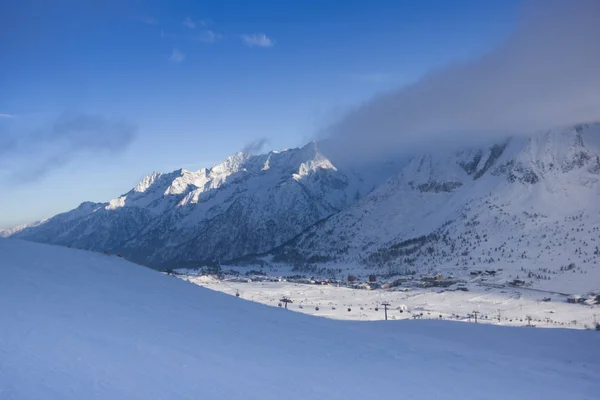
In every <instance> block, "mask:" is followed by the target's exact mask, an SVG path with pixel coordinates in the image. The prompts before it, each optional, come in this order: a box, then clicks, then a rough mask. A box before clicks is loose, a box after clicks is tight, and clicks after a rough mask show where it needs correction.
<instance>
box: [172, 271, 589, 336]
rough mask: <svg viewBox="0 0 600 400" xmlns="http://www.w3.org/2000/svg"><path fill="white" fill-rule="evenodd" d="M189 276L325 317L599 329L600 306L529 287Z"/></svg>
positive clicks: (222, 289) (246, 296)
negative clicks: (381, 285) (370, 285)
mask: <svg viewBox="0 0 600 400" xmlns="http://www.w3.org/2000/svg"><path fill="white" fill-rule="evenodd" d="M182 278H183V279H184V280H187V281H190V282H192V283H195V284H198V285H201V286H204V287H206V288H209V289H213V290H216V291H220V292H224V293H227V294H230V295H235V296H238V297H240V298H242V299H246V300H251V301H255V302H258V303H263V304H267V305H270V306H275V307H277V306H280V307H281V306H283V304H281V299H282V298H283V297H286V298H288V299H290V300H291V301H292V302H291V303H288V305H287V308H288V309H289V310H292V311H297V312H301V313H305V314H310V315H316V316H321V317H327V318H333V319H343V320H360V321H374V320H382V319H385V315H386V313H385V310H384V308H385V307H384V306H382V304H383V303H388V304H389V307H387V308H388V310H387V317H388V319H390V320H403V319H441V320H453V321H465V322H473V323H474V322H476V321H477V322H478V323H488V324H497V325H507V326H528V327H544V328H557V327H560V328H575V329H595V327H596V324H597V323H598V322H599V321H600V306H599V305H587V304H571V303H569V302H568V297H567V296H565V295H559V294H556V293H554V294H551V293H549V292H544V291H540V290H531V289H527V288H508V287H506V288H494V287H486V286H480V285H476V284H473V285H469V286H467V287H465V288H467V289H468V291H461V290H455V291H450V290H444V289H441V288H429V289H418V288H403V289H388V290H385V289H375V290H364V289H350V288H347V287H336V286H334V285H318V284H317V285H310V284H298V283H291V282H286V281H283V280H282V281H280V282H268V281H265V282H250V283H248V282H246V283H243V282H233V281H227V280H217V279H214V278H212V277H209V276H182ZM550 296H551V297H550Z"/></svg>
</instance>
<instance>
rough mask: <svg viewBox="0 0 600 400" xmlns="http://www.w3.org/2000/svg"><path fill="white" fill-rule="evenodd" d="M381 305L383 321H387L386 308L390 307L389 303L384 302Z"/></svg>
mask: <svg viewBox="0 0 600 400" xmlns="http://www.w3.org/2000/svg"><path fill="white" fill-rule="evenodd" d="M381 305H382V306H383V311H384V312H385V320H386V321H387V308H388V307H389V306H390V303H388V302H387V301H386V302H385V303H381Z"/></svg>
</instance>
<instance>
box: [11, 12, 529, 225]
mask: <svg viewBox="0 0 600 400" xmlns="http://www.w3.org/2000/svg"><path fill="white" fill-rule="evenodd" d="M51 3H52V4H51ZM84 3H92V2H81V1H55V2H47V1H42V0H38V1H28V0H20V1H12V2H3V3H2V4H1V5H0V52H1V54H2V56H1V57H0V88H1V89H0V228H2V227H8V226H12V225H14V224H17V223H23V222H28V221H31V220H35V219H38V218H42V217H48V216H52V215H53V214H55V213H57V212H61V211H66V210H68V209H70V208H73V207H75V206H77V205H78V204H79V203H81V202H82V201H84V200H92V201H107V200H109V199H111V198H114V197H116V196H118V195H119V194H121V193H124V192H126V191H127V190H129V189H130V188H131V187H133V186H134V185H135V183H136V182H137V181H138V180H139V179H140V178H142V177H143V176H145V175H147V174H148V173H150V172H152V171H153V170H157V171H161V172H168V171H170V170H174V169H177V168H180V167H185V168H188V169H198V168H201V167H205V166H206V167H208V166H210V165H212V164H214V163H216V162H219V161H220V160H222V159H223V158H224V157H226V156H227V155H229V154H232V153H234V152H236V151H239V150H241V149H242V148H243V147H244V146H245V145H246V144H247V143H249V142H252V141H254V140H257V139H261V138H266V139H267V140H268V144H267V145H266V147H265V149H264V150H268V149H271V148H274V149H280V148H284V147H294V146H299V145H302V144H303V143H305V142H307V141H308V140H310V139H311V138H312V137H314V135H315V132H316V131H318V130H319V128H320V127H322V126H323V125H325V124H327V123H329V122H331V121H333V120H335V118H336V116H339V115H340V114H341V113H342V112H343V111H344V110H346V109H347V108H348V107H351V106H355V105H358V104H360V103H362V102H364V101H366V100H367V99H369V98H370V97H372V96H373V95H375V94H377V93H380V92H382V91H387V90H391V89H395V88H398V87H401V86H403V85H406V84H408V83H411V82H415V81H416V80H418V79H419V78H420V77H422V76H423V75H425V74H428V73H430V72H431V71H434V70H437V69H440V68H443V67H445V66H447V65H449V64H455V63H459V62H463V61H465V60H470V59H474V58H477V57H478V56H480V55H482V54H484V53H485V52H487V51H489V50H491V49H492V48H494V47H495V46H497V45H498V44H499V43H501V42H502V41H503V40H504V39H505V38H506V37H507V35H509V33H510V32H511V31H512V30H513V29H514V27H515V23H516V22H515V21H516V15H517V11H518V9H519V5H520V2H519V1H517V0H497V1H480V0H458V1H451V2H450V1H446V0H422V1H401V0H395V1H387V0H379V1H373V2H368V1H348V0H345V1H335V0H329V1H323V0H297V1H296V0H289V1H281V0H272V1H252V2H250V1H227V0H219V1H161V2H158V1H146V2H141V1H131V2H126V1H122V2H121V1H106V2H93V3H94V5H91V6H90V5H84ZM69 118H71V120H70V119H69ZM73 118H75V119H76V120H77V121H78V122H77V123H76V124H73V123H72V119H73ZM65 121H69V123H71V125H69V126H70V127H71V128H68V129H67V130H68V132H70V133H68V134H69V135H71V136H68V138H67V136H65V135H67V134H65V132H66V131H65V130H64V129H63V130H62V131H61V129H60V128H57V126H62V127H64V126H65ZM61 124H62V125H61ZM73 126H74V128H73ZM77 126H84V127H88V131H89V132H91V133H89V132H88V136H86V138H87V139H85V140H87V142H86V143H81V142H78V143H76V144H74V143H73V142H72V139H73V137H77V138H79V136H77V135H78V133H77V132H76V129H77ZM90 126H93V127H95V128H93V129H92V128H89V127H90ZM115 127H118V128H115ZM65 129H66V128H65ZM109 131H110V134H109V133H107V132H109ZM61 132H62V133H61ZM53 135H54V137H53ZM57 135H62V136H61V137H60V140H58V139H56V136H57ZM94 135H98V136H99V137H98V138H93V136H94ZM103 135H112V136H111V137H110V140H108V139H106V138H105V136H103ZM100 136H102V137H100ZM67 139H68V140H71V141H70V142H68V143H67V144H65V143H66V142H63V141H62V140H67ZM78 140H79V139H78ZM81 140H83V139H81ZM15 143H17V145H15ZM63 146H65V147H63ZM63 153H68V156H64V154H63Z"/></svg>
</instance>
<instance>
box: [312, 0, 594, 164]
mask: <svg viewBox="0 0 600 400" xmlns="http://www.w3.org/2000/svg"><path fill="white" fill-rule="evenodd" d="M599 21H600V1H597V0H572V1H567V0H538V1H531V2H529V3H526V5H525V6H524V7H523V8H522V10H521V18H520V21H519V24H518V26H517V28H516V29H515V32H514V33H513V34H512V35H511V36H510V37H509V38H508V40H507V41H506V42H505V43H503V44H502V45H501V46H499V47H498V48H496V49H495V50H493V51H491V52H490V53H488V54H487V55H485V56H484V57H482V58H480V59H478V60H474V61H472V62H469V63H466V64H463V65H457V66H452V67H447V68H444V69H442V70H439V71H436V72H433V73H431V74H430V75H428V76H426V77H424V78H423V79H421V80H420V81H419V82H417V83H416V84H413V85H411V86H407V87H404V88H401V89H398V90H395V91H392V92H389V93H386V94H382V95H380V96H377V97H375V98H373V99H372V100H370V101H368V102H366V103H364V104H362V105H361V106H359V107H357V108H355V109H354V110H350V111H348V112H347V113H346V114H345V115H344V116H343V117H342V118H340V119H339V120H338V121H337V122H335V123H333V124H331V125H330V126H328V127H326V128H325V129H323V131H322V132H321V133H322V134H323V135H324V136H327V137H330V138H332V143H333V144H334V145H333V147H334V148H335V149H337V150H338V152H339V153H340V154H343V155H346V156H348V157H361V156H367V157H371V158H376V157H379V156H381V155H382V154H385V153H390V152H401V151H410V149H414V147H415V146H429V145H431V144H444V145H451V144H453V143H456V142H457V141H458V142H463V143H464V141H465V140H468V141H471V140H474V139H482V138H490V137H494V136H496V135H509V134H517V133H522V132H526V133H530V132H532V131H535V130H541V129H547V128H551V127H556V126H563V125H570V124H575V123H580V122H592V121H598V120H600V96H599V95H598V93H600V73H599V72H598V71H600V45H599V40H600V22H599Z"/></svg>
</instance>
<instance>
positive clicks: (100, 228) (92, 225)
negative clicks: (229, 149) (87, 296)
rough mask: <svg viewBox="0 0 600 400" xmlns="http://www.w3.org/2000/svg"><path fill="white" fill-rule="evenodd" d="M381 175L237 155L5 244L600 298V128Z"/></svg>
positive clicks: (311, 151)
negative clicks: (395, 273)
mask: <svg viewBox="0 0 600 400" xmlns="http://www.w3.org/2000/svg"><path fill="white" fill-rule="evenodd" d="M382 165H383V163H382ZM382 165H379V166H374V167H372V168H368V169H365V168H363V169H362V170H361V168H354V169H349V168H346V167H344V168H339V167H338V166H336V163H334V162H333V161H332V160H331V159H329V158H327V157H326V155H325V154H324V153H323V152H322V151H320V149H319V145H317V144H315V143H311V144H309V145H307V146H305V147H304V148H301V149H293V150H287V151H283V152H271V153H269V154H264V155H259V156H251V155H247V154H242V153H238V154H236V155H234V156H232V157H230V158H228V159H227V160H225V162H223V163H222V164H219V165H217V166H215V167H213V168H211V169H203V170H200V171H196V172H190V171H185V170H179V171H175V172H173V173H170V174H158V173H155V174H152V175H150V176H148V177H146V178H145V179H144V180H142V181H141V182H140V183H139V184H138V185H137V186H136V187H135V188H134V189H133V190H132V191H130V192H129V193H127V194H125V195H123V196H121V197H119V198H117V199H115V200H112V201H110V202H109V203H102V204H96V203H84V204H82V205H81V206H80V207H79V208H77V209H75V210H73V211H70V212H68V213H65V214H61V215H58V216H56V217H54V218H51V219H49V220H46V221H44V222H42V223H39V224H37V225H36V226H31V227H27V228H25V229H21V230H19V231H17V232H12V233H11V235H10V236H11V237H17V238H23V239H27V240H33V241H38V242H46V243H53V244H62V245H71V246H73V247H81V248H90V249H93V250H99V251H102V250H107V251H110V252H120V253H122V254H123V255H124V256H125V257H127V258H130V259H132V260H135V261H138V262H140V263H144V264H147V265H152V266H170V267H175V266H182V265H186V264H189V265H197V264H199V263H201V262H204V261H207V260H218V261H227V260H232V259H236V258H240V257H243V256H249V255H254V256H260V257H262V259H263V260H269V262H271V261H275V262H285V263H294V264H295V265H297V266H298V267H299V269H302V268H305V267H309V268H310V267H311V266H314V265H315V264H319V266H320V267H321V266H324V267H325V268H335V269H337V268H362V269H379V270H381V269H383V270H386V271H388V270H390V269H391V270H395V269H396V268H397V266H398V265H403V266H406V267H407V268H409V269H412V270H416V271H419V272H429V271H431V272H433V271H445V272H449V273H450V272H453V271H454V272H456V271H464V273H468V271H469V270H470V269H479V270H480V269H485V268H487V267H489V268H502V269H506V270H508V271H509V272H510V275H511V276H510V277H512V278H515V279H516V278H526V279H528V280H532V281H535V283H536V285H539V286H541V287H545V288H552V289H556V288H560V287H561V286H562V285H565V284H569V285H574V284H579V283H581V284H582V288H584V289H585V288H587V289H600V287H597V286H599V285H600V283H593V282H590V280H589V279H586V273H587V272H589V271H590V270H591V269H595V268H597V267H598V262H600V250H599V249H598V246H599V245H600V125H579V126H576V127H572V128H565V129H556V130H553V131H548V132H541V133H535V134H532V135H521V136H517V137H512V138H507V139H503V140H499V141H498V142H497V143H495V144H492V145H489V146H485V147H483V148H465V149H462V150H460V151H454V150H453V151H448V150H446V151H444V150H436V151H432V152H429V153H422V154H418V155H414V156H412V157H410V158H407V159H405V160H403V161H400V162H398V163H397V164H394V165H392V166H390V165H387V166H386V167H384V166H382ZM373 171H377V173H373ZM392 171H394V172H393V173H392ZM366 176H369V178H365V177H366ZM374 177H375V178H374ZM267 253H270V254H271V255H272V256H274V257H267V258H265V257H264V255H265V254H267ZM566 268H568V271H569V273H566V272H565V269H566ZM572 271H576V272H572ZM507 275H508V274H507ZM586 285H587V286H586ZM594 285H595V286H594ZM588 286H589V287H588Z"/></svg>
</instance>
